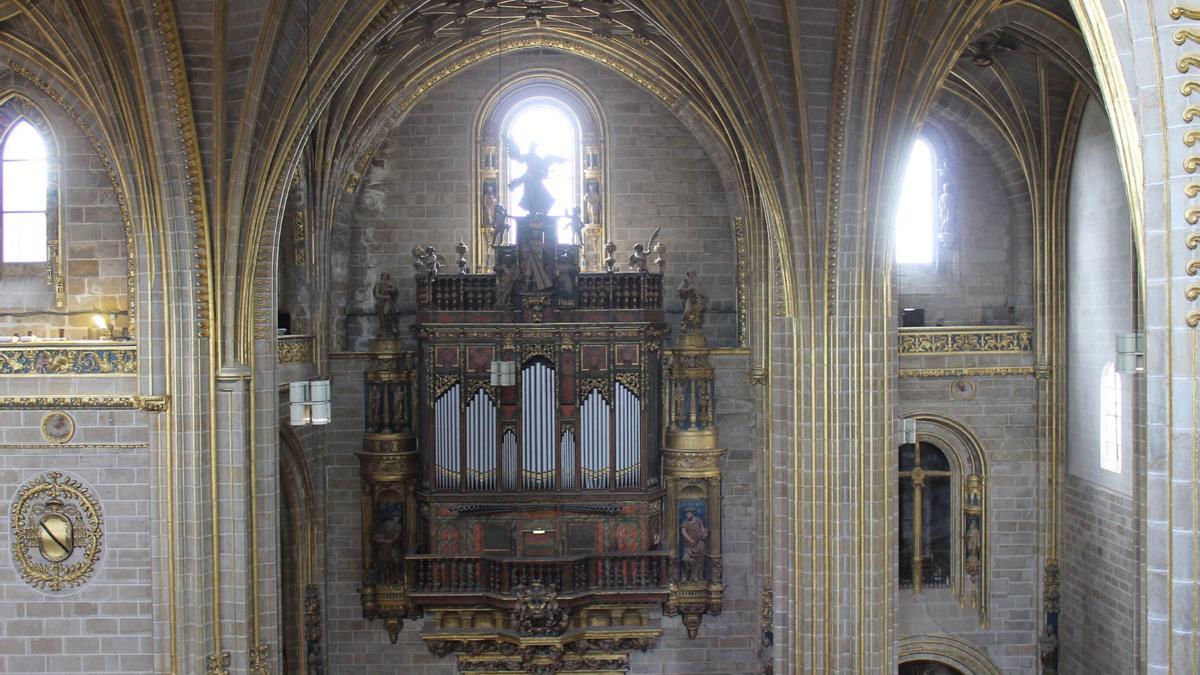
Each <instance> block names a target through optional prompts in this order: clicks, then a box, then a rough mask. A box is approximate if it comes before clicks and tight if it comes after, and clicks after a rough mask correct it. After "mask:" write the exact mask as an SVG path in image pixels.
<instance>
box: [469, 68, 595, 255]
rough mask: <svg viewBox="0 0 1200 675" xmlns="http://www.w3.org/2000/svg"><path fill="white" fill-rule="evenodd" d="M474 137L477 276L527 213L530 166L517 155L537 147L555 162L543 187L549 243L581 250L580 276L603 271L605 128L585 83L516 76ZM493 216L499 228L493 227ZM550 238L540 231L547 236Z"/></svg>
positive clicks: (488, 108)
mask: <svg viewBox="0 0 1200 675" xmlns="http://www.w3.org/2000/svg"><path fill="white" fill-rule="evenodd" d="M476 134H477V136H476V141H477V146H476V147H477V152H478V154H477V159H478V163H477V164H476V171H477V173H476V177H477V181H478V182H477V183H476V185H477V186H478V192H477V195H478V201H477V204H478V207H477V209H476V219H475V222H476V225H477V226H476V228H475V233H474V236H473V240H474V242H475V246H474V247H473V250H474V252H475V255H474V259H475V260H474V267H475V269H476V270H477V271H479V272H490V271H492V270H493V269H494V267H495V264H496V262H497V261H496V260H495V259H494V255H493V246H494V245H499V246H506V245H514V244H516V243H517V232H516V230H517V229H518V228H519V227H520V225H519V222H518V221H516V220H515V219H517V218H520V217H522V216H525V215H526V213H527V211H528V206H527V203H522V202H523V200H525V199H526V198H527V197H528V195H527V194H526V189H525V185H524V182H523V181H522V180H521V178H522V176H524V175H525V172H526V171H527V170H528V169H529V165H528V163H527V162H523V161H517V157H516V156H518V155H525V154H527V153H529V152H530V150H531V148H532V147H533V146H534V145H535V144H536V155H537V156H538V157H542V158H548V157H549V158H554V160H555V161H553V162H551V163H550V164H549V166H548V167H546V169H547V170H546V173H545V179H544V180H543V185H544V186H545V188H546V192H547V193H548V196H549V199H550V200H551V203H550V206H549V208H548V209H546V213H547V215H548V217H549V218H550V219H551V220H553V221H554V223H555V225H556V226H557V227H555V228H554V232H553V233H554V235H555V236H554V239H555V240H556V241H555V243H557V244H560V245H572V244H574V245H577V246H579V251H578V256H579V264H580V267H581V269H582V271H584V272H598V271H602V270H603V269H604V242H605V241H607V240H608V238H609V234H608V220H609V218H608V215H609V213H610V210H609V208H608V203H607V202H608V176H607V168H606V165H605V159H604V157H605V147H606V143H605V132H604V121H603V118H602V115H601V109H600V102H599V100H597V99H596V97H595V96H593V95H592V94H591V93H590V92H589V91H588V89H587V87H586V86H585V85H584V83H583V82H581V81H577V80H575V79H573V78H570V77H568V76H565V75H563V74H561V73H557V72H550V71H543V70H539V69H533V70H528V71H522V72H520V73H516V74H514V75H513V76H512V77H511V78H509V79H508V80H507V81H505V82H503V83H501V84H499V85H497V87H496V89H495V90H494V91H493V92H491V93H490V94H489V95H488V96H487V97H486V98H485V99H484V101H483V105H482V106H481V107H480V110H479V116H478V118H477V119H476ZM509 139H511V143H510V142H509ZM526 159H528V158H526ZM545 196H546V195H543V197H545ZM497 206H500V207H503V210H498V209H497ZM576 214H578V218H579V220H578V221H576V220H575V217H576ZM498 216H499V217H503V218H504V219H505V222H502V223H501V222H497V221H496V218H497V217H498ZM572 225H574V226H575V227H572ZM550 233H551V230H550V229H549V228H546V236H547V237H549V236H550Z"/></svg>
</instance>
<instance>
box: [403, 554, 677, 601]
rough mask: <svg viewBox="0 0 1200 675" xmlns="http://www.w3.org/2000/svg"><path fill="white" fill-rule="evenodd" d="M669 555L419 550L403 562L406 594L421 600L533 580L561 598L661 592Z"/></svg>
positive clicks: (504, 590)
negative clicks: (535, 555) (537, 554)
mask: <svg viewBox="0 0 1200 675" xmlns="http://www.w3.org/2000/svg"><path fill="white" fill-rule="evenodd" d="M669 557H670V554H669V553H668V552H666V551H651V552H646V553H609V554H603V555H575V556H565V557H559V558H535V559H530V558H523V557H509V556H504V557H499V556H489V555H483V556H477V555H457V556H439V555H420V554H418V555H411V556H408V558H407V559H406V560H405V574H406V575H407V578H408V580H409V583H408V587H409V595H410V597H412V598H414V599H418V600H424V598H423V597H421V596H423V595H424V594H434V595H438V594H442V593H456V594H461V593H468V594H469V593H499V594H511V593H513V592H515V590H516V588H517V587H518V586H527V585H529V584H532V583H534V582H541V583H543V584H546V585H549V586H553V587H554V588H556V589H558V596H559V599H560V600H562V599H566V598H568V597H569V596H580V595H585V594H594V593H599V592H605V593H611V592H619V591H631V592H643V591H647V590H656V591H662V590H663V589H665V588H666V586H667V583H668V578H667V575H668V558H669ZM664 595H665V593H664ZM430 600H431V601H434V602H436V601H437V599H436V598H430ZM455 601H456V602H458V601H461V598H456V599H455Z"/></svg>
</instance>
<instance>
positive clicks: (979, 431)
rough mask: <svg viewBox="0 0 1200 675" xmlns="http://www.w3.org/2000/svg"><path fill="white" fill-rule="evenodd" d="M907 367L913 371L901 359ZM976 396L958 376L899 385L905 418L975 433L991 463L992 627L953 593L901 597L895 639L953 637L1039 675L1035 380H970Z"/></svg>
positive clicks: (1009, 668) (1015, 669)
mask: <svg viewBox="0 0 1200 675" xmlns="http://www.w3.org/2000/svg"><path fill="white" fill-rule="evenodd" d="M901 367H902V368H904V367H908V364H906V362H905V359H901ZM971 379H972V380H973V382H974V384H975V396H974V398H973V399H971V400H965V401H960V400H955V399H954V398H953V397H952V395H951V387H952V386H953V384H954V379H952V378H902V379H900V380H899V390H898V408H899V409H898V410H897V415H898V416H901V417H902V416H904V415H906V414H908V413H910V412H914V411H921V412H934V413H939V414H941V415H944V416H947V417H950V418H952V419H954V420H956V421H958V422H960V423H962V424H964V425H966V426H967V427H969V428H970V429H971V430H973V431H974V432H975V434H976V435H977V436H978V437H979V439H980V441H981V442H982V444H983V451H984V457H985V459H986V462H987V469H988V484H987V503H988V510H987V519H988V521H987V523H988V536H989V542H988V544H987V546H988V550H987V553H988V561H989V565H990V590H991V592H990V595H989V599H988V606H989V611H988V618H989V623H988V625H987V626H986V627H985V626H983V625H981V622H980V620H979V617H978V613H977V611H976V610H974V609H972V608H970V607H961V606H960V603H959V600H958V598H957V597H955V596H954V594H953V593H952V592H950V591H949V590H948V589H924V590H922V592H921V593H920V594H913V593H912V591H911V590H908V589H897V591H896V636H897V637H898V638H902V637H906V636H920V635H931V634H942V633H949V634H951V635H954V636H956V637H959V638H962V639H965V640H968V641H970V642H972V643H974V644H975V645H977V646H979V647H980V648H981V649H982V650H983V651H985V652H986V653H987V654H988V656H989V657H990V658H991V660H992V661H993V662H994V663H995V664H996V666H997V667H999V669H1000V671H1001V672H1004V673H1032V672H1035V667H1036V664H1037V647H1036V644H1035V641H1036V637H1037V630H1038V628H1039V626H1040V625H1041V607H1042V602H1041V596H1040V595H1039V590H1038V587H1039V580H1040V578H1041V567H1040V565H1039V563H1038V553H1039V549H1038V512H1039V506H1038V499H1039V494H1038V483H1037V481H1038V475H1039V471H1040V469H1039V458H1038V453H1037V406H1036V381H1035V380H1034V378H1033V377H1032V376H1001V377H975V378H971Z"/></svg>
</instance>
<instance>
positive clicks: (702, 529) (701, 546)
mask: <svg viewBox="0 0 1200 675" xmlns="http://www.w3.org/2000/svg"><path fill="white" fill-rule="evenodd" d="M679 536H681V537H682V538H683V580H684V581H703V579H704V556H706V555H707V554H708V528H707V527H706V526H705V525H704V521H703V520H701V519H700V516H697V515H696V511H695V510H694V509H688V510H687V511H686V512H684V516H683V524H682V525H680V526H679Z"/></svg>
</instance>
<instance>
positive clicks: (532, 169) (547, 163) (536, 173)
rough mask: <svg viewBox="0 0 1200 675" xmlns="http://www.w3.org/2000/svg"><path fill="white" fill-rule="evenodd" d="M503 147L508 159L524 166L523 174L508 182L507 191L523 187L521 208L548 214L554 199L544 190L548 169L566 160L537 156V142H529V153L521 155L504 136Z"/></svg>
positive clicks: (513, 144) (513, 142) (514, 144)
mask: <svg viewBox="0 0 1200 675" xmlns="http://www.w3.org/2000/svg"><path fill="white" fill-rule="evenodd" d="M504 147H505V150H506V151H507V152H508V156H509V158H510V159H513V160H516V161H518V162H520V163H522V164H524V165H525V173H523V174H521V175H520V176H519V177H517V178H514V179H513V180H511V181H509V183H508V189H509V190H510V191H511V190H515V189H517V186H519V185H520V186H524V187H525V192H524V194H522V195H521V201H520V204H521V208H523V209H525V210H526V211H527V212H529V213H530V214H537V213H541V214H546V213H549V212H550V207H551V206H554V197H551V196H550V191H549V190H547V189H546V185H545V181H546V176H548V175H549V174H550V167H552V166H554V165H555V164H560V163H562V162H565V161H567V160H566V159H565V158H563V157H556V156H553V155H551V156H547V157H541V156H539V155H538V154H537V141H530V143H529V152H526V153H524V154H521V150H520V148H518V147H517V144H516V142H515V141H513V139H512V137H511V136H505V137H504Z"/></svg>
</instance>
